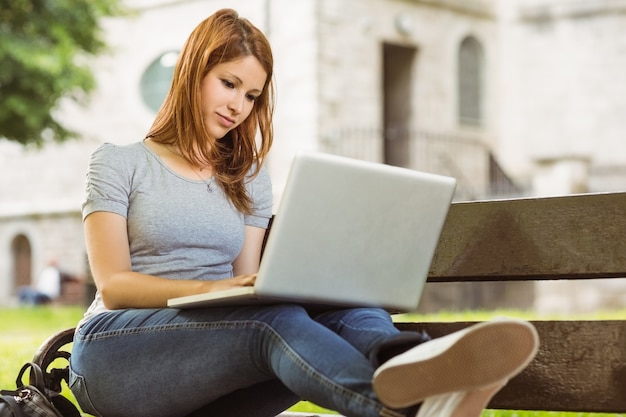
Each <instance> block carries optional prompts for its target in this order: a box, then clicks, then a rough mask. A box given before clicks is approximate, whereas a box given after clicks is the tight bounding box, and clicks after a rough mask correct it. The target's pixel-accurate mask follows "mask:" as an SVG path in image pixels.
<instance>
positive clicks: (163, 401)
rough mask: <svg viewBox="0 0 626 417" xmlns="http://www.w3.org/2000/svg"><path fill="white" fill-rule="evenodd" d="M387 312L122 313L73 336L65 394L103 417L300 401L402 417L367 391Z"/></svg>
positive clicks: (362, 414) (155, 416) (364, 415)
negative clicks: (74, 397)
mask: <svg viewBox="0 0 626 417" xmlns="http://www.w3.org/2000/svg"><path fill="white" fill-rule="evenodd" d="M398 334H399V332H398V330H397V329H396V328H395V327H394V325H393V323H392V321H391V318H390V316H389V314H388V313H387V312H385V311H384V310H381V309H373V308H353V309H342V310H332V311H325V312H320V313H312V312H310V311H307V310H306V309H305V308H303V307H301V306H297V305H290V304H285V305H273V306H248V307H219V308H206V309H188V310H178V309H128V310H114V311H110V312H107V313H102V314H100V315H98V316H95V317H93V318H92V319H90V320H89V321H88V322H87V323H86V324H84V325H83V326H82V327H81V328H79V329H78V330H77V333H76V336H75V338H74V345H73V347H72V357H71V367H70V368H71V374H70V387H71V389H72V392H73V393H74V395H75V396H76V398H77V400H78V402H79V404H80V406H81V408H82V409H83V411H85V412H87V413H90V414H93V415H95V416H100V417H112V416H115V417H124V416H132V417H141V416H146V417H148V416H149V417H159V416H164V417H177V416H188V415H193V416H220V417H225V416H230V415H232V416H237V417H245V416H254V417H263V416H267V417H271V416H275V415H276V414H278V413H280V412H281V411H283V410H284V409H286V408H288V407H289V406H290V405H292V404H294V403H295V402H297V401H299V400H300V399H304V400H309V401H311V402H313V403H315V404H318V405H320V406H322V407H325V408H329V409H332V410H336V411H338V412H340V413H342V414H343V415H345V416H354V417H357V416H358V417H379V416H402V415H404V414H403V413H401V412H396V411H392V410H388V409H386V408H385V407H383V406H382V404H381V403H380V402H379V401H378V400H377V398H376V395H375V394H374V392H373V390H372V385H371V381H372V376H373V373H374V365H373V364H372V363H371V361H370V359H369V356H370V354H371V352H373V351H375V349H376V348H377V346H380V345H381V343H385V342H387V341H388V340H390V339H393V337H394V336H396V335H398Z"/></svg>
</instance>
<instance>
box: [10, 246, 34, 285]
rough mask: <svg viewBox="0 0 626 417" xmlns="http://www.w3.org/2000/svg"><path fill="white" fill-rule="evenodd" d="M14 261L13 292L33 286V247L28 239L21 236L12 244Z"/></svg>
mask: <svg viewBox="0 0 626 417" xmlns="http://www.w3.org/2000/svg"><path fill="white" fill-rule="evenodd" d="M11 255H12V258H13V259H12V261H13V271H12V274H13V290H14V291H15V290H16V289H18V288H20V287H23V286H27V285H30V284H31V282H32V281H31V277H32V271H31V246H30V241H29V240H28V238H27V237H26V236H24V235H22V234H19V235H17V236H15V238H13V241H12V242H11Z"/></svg>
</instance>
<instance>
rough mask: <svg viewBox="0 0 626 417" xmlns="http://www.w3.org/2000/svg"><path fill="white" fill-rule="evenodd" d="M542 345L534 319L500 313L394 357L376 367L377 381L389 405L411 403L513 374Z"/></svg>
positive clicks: (485, 384) (378, 391)
mask: <svg viewBox="0 0 626 417" xmlns="http://www.w3.org/2000/svg"><path fill="white" fill-rule="evenodd" d="M538 347H539V337H538V335H537V331H536V330H535V328H534V326H533V325H532V324H530V323H529V322H527V321H523V320H516V319H508V318H498V319H495V320H492V321H487V322H483V323H479V324H476V325H474V326H471V327H468V328H466V329H463V330H460V331H458V332H455V333H452V334H449V335H447V336H444V337H441V338H438V339H434V340H430V341H428V342H425V343H422V344H420V345H418V346H416V347H414V348H413V349H410V350H408V351H406V352H404V353H402V354H400V355H398V356H396V357H394V358H391V359H390V360H388V361H387V362H385V363H384V364H383V365H381V366H380V367H379V368H378V369H377V370H376V372H375V373H374V378H373V381H372V384H373V387H374V391H375V392H376V394H377V395H378V398H379V399H380V401H381V402H382V403H383V404H385V405H386V406H388V407H390V408H404V407H410V406H412V405H415V404H417V403H420V402H422V401H424V400H425V399H427V398H429V397H436V396H440V395H441V394H448V396H449V395H450V394H451V393H454V392H464V391H472V390H476V389H480V388H484V387H488V386H493V385H494V384H496V383H498V382H499V381H506V380H509V379H511V378H512V377H513V376H515V375H516V374H518V373H519V372H521V371H522V369H524V368H525V367H526V365H528V363H530V361H531V360H532V359H533V358H534V357H535V354H536V353H537V349H538ZM432 401H434V400H431V404H436V403H432ZM433 406H434V405H433Z"/></svg>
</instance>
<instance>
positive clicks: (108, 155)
mask: <svg viewBox="0 0 626 417" xmlns="http://www.w3.org/2000/svg"><path fill="white" fill-rule="evenodd" d="M122 151H123V150H122V148H120V147H118V146H116V145H113V144H110V143H105V144H103V145H102V146H100V147H99V148H98V149H96V150H95V151H94V152H93V154H92V155H91V159H90V160H89V167H88V169H87V176H86V179H85V200H84V202H83V205H82V215H83V220H84V219H85V218H86V217H87V216H88V215H90V214H91V213H94V212H96V211H107V212H112V213H117V214H120V215H122V216H124V217H128V202H129V195H130V187H131V180H130V174H129V171H128V167H127V165H126V159H125V158H124V157H123V152H122Z"/></svg>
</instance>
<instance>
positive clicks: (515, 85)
mask: <svg viewBox="0 0 626 417" xmlns="http://www.w3.org/2000/svg"><path fill="white" fill-rule="evenodd" d="M128 2H129V4H130V5H132V6H134V7H136V8H137V9H138V11H139V13H137V14H136V15H134V16H133V17H130V18H126V19H110V20H107V21H106V22H105V24H104V27H105V29H106V33H107V39H108V43H109V45H110V54H108V55H104V56H101V57H99V58H97V59H96V60H95V62H94V63H93V68H94V70H95V73H96V77H97V82H98V89H97V90H96V91H95V92H94V94H93V95H92V96H91V99H90V101H89V103H88V106H87V107H85V108H81V107H78V106H76V105H74V104H72V103H63V105H62V106H61V108H60V111H59V113H60V114H61V115H62V118H63V119H64V120H66V121H67V122H68V124H69V125H70V126H71V127H73V128H75V129H76V130H78V131H79V132H81V140H80V141H77V142H70V143H66V144H62V145H49V146H47V147H46V148H44V149H43V150H34V149H24V148H21V147H19V146H17V145H14V144H10V143H7V142H0V305H1V304H2V303H3V302H7V300H8V299H7V295H8V294H10V293H11V291H12V288H11V282H12V277H11V273H12V272H11V271H12V269H13V265H12V262H13V260H12V258H11V242H12V240H13V239H14V238H15V236H16V235H17V234H24V235H25V236H27V237H28V239H29V242H30V244H31V246H32V265H31V267H32V268H31V269H32V271H33V274H35V273H37V272H38V271H39V270H40V269H41V268H42V267H43V265H44V263H45V262H46V260H47V258H49V257H56V258H57V259H58V261H59V263H60V264H61V266H63V267H66V269H69V270H70V272H73V273H77V274H84V273H86V271H85V262H84V242H83V240H82V224H81V219H80V204H81V201H82V196H83V186H84V175H85V170H86V167H87V164H88V159H89V155H90V154H91V153H92V152H93V150H94V149H95V148H96V147H98V146H99V145H100V144H101V143H103V142H105V141H110V142H114V143H118V144H124V143H130V142H134V141H138V140H140V139H141V138H142V137H143V136H144V135H145V133H146V131H147V130H148V129H149V127H150V124H151V122H152V119H153V117H154V113H153V112H152V111H151V110H150V109H149V108H148V107H147V106H146V105H145V104H144V103H143V102H142V99H141V94H140V90H139V84H140V80H141V76H142V74H143V71H144V70H145V69H146V67H147V66H148V65H149V64H150V63H151V62H152V61H153V60H154V59H155V58H156V57H158V56H159V55H160V54H161V53H163V52H165V51H168V50H176V49H179V48H180V47H181V46H182V42H184V40H185V39H186V37H187V36H188V34H189V33H190V31H191V30H192V29H193V27H194V26H195V25H196V24H197V23H199V21H200V20H201V19H203V18H205V17H206V16H208V15H210V14H211V13H212V12H213V11H215V10H217V9H218V8H221V7H234V8H236V9H237V10H238V11H239V12H240V14H241V15H242V16H244V17H247V18H249V19H250V20H251V21H252V22H253V23H255V24H256V25H257V26H258V27H259V28H260V29H262V30H263V31H264V32H265V33H266V34H267V35H268V37H269V39H270V42H271V43H272V46H273V50H274V59H275V81H276V86H277V98H278V102H277V107H276V113H275V146H274V148H273V151H272V154H271V156H270V159H269V161H268V165H269V169H270V172H271V174H272V177H273V181H274V185H275V194H276V202H277V203H278V202H279V200H280V194H281V190H282V186H283V184H284V181H285V179H286V174H287V171H288V168H289V164H290V161H291V158H292V156H293V154H294V152H296V150H298V149H320V148H322V146H323V143H324V141H327V140H328V139H329V138H331V139H332V138H333V137H335V136H336V135H337V132H341V131H344V130H346V129H348V130H349V129H352V128H354V127H358V128H365V129H371V130H376V129H380V128H381V126H382V108H381V97H382V84H381V65H382V58H381V54H382V44H383V43H385V42H388V43H394V44H400V45H410V46H414V47H415V48H416V51H417V53H416V61H415V62H416V65H415V68H414V80H415V82H414V84H413V91H412V94H411V96H412V101H411V106H412V111H413V118H412V121H411V123H412V125H411V128H412V129H415V130H419V131H429V132H435V133H443V134H449V135H456V136H459V137H471V138H478V139H479V140H480V141H481V142H483V143H485V144H487V145H488V146H489V147H491V148H492V149H493V150H494V151H495V152H496V154H497V157H498V158H499V160H500V162H501V163H502V165H503V167H504V168H505V170H506V171H507V172H508V173H509V174H511V175H512V176H514V177H515V179H516V180H517V181H518V182H520V183H523V184H527V185H530V186H533V187H534V188H535V192H536V193H540V194H543V195H549V194H558V193H567V192H575V191H576V190H581V189H585V188H586V189H587V190H589V191H605V190H619V189H623V188H624V181H625V179H626V169H625V168H624V167H626V152H621V151H623V150H624V149H625V148H626V146H625V145H624V141H623V132H624V131H626V126H624V123H626V120H624V118H623V117H620V116H621V114H623V113H624V110H625V109H624V107H626V94H624V93H625V92H626V91H624V90H625V89H626V82H625V80H624V75H623V74H626V71H624V69H625V68H626V30H625V29H623V28H626V21H625V20H626V13H623V12H624V10H626V0H613V1H612V2H603V1H594V0H588V1H580V2H562V1H556V0H532V1H531V0H473V1H464V0H298V1H293V0H237V1H225V0H224V1H222V0H177V1H170V0H128ZM165 29H167V30H165ZM466 36H473V37H475V38H476V39H477V40H478V41H479V42H480V44H481V46H482V48H483V51H484V58H485V73H484V80H485V84H484V86H485V91H484V97H485V109H484V110H485V111H484V115H485V118H484V122H483V124H482V126H480V127H468V126H463V125H460V124H459V122H458V117H457V101H458V91H457V84H456V80H457V74H456V69H457V59H458V48H459V45H460V42H461V40H462V39H463V38H464V37H466ZM465 157H466V158H465V159H467V160H469V162H471V163H472V164H473V165H470V164H463V170H462V171H461V172H459V175H467V176H470V177H477V176H480V175H484V172H485V171H484V169H481V168H480V167H481V166H483V165H484V163H483V162H480V163H478V164H476V163H475V161H476V160H477V158H476V157H475V156H474V155H473V154H470V153H466V155H465ZM371 159H380V154H377V155H374V156H372V157H371ZM477 167H478V168H477ZM476 168H477V170H478V171H476ZM477 172H478V173H477ZM481 173H482V174H481ZM481 181H483V182H484V181H485V179H484V178H482V179H481ZM575 184H578V185H576V186H574V185H575ZM580 184H582V186H579V185H580ZM580 187H582V188H580ZM556 291H559V292H561V293H562V292H563V291H562V290H556ZM613 292H614V291H613ZM551 293H554V291H552V290H547V291H546V294H551ZM590 297H591V296H589V297H587V299H595V300H601V299H602V298H601V295H598V296H594V297H595V298H594V297H591V298H590ZM574 299H576V297H574V296H572V297H568V300H574ZM545 300H548V299H547V298H546V299H544V301H545ZM564 302H565V301H564V300H559V301H558V303H556V304H559V305H564V304H562V303H564ZM594 303H595V304H596V305H601V304H602V301H594ZM539 304H541V305H551V306H553V305H554V303H552V302H551V301H550V302H548V301H545V302H540V303H539ZM564 308H565V307H564ZM567 308H569V307H567Z"/></svg>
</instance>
